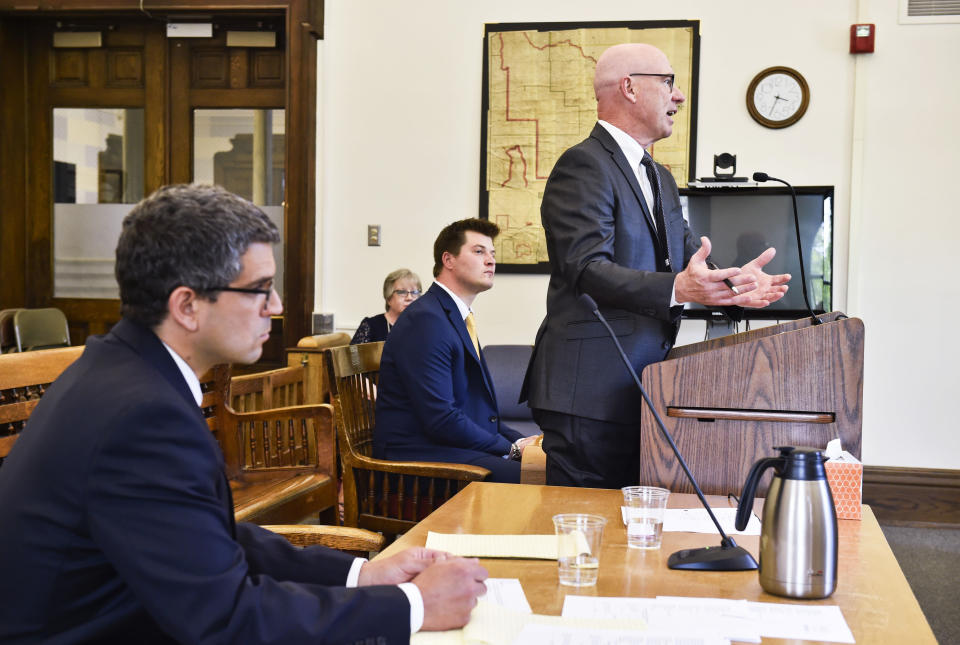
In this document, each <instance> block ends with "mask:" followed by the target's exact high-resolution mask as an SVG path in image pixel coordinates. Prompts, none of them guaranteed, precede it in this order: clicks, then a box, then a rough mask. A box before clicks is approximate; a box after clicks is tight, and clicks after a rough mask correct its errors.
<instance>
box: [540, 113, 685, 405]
mask: <svg viewBox="0 0 960 645" xmlns="http://www.w3.org/2000/svg"><path fill="white" fill-rule="evenodd" d="M657 172H658V173H659V175H660V182H661V184H662V186H663V216H664V220H665V223H666V231H667V241H668V246H669V249H670V258H671V261H672V262H673V267H672V271H681V270H682V269H683V267H685V266H686V265H687V262H688V261H689V260H690V257H691V256H692V255H693V254H694V253H695V252H696V250H697V248H698V247H699V239H698V238H696V237H695V236H694V235H693V234H692V233H691V232H690V229H689V227H688V226H687V223H686V222H685V221H684V219H683V211H682V209H681V207H680V198H679V194H678V193H677V184H676V182H675V181H674V180H673V177H672V176H671V175H670V172H669V171H668V170H667V169H666V168H664V167H662V166H660V165H657ZM540 213H541V218H542V221H543V228H544V230H545V232H546V238H547V251H548V253H549V256H550V285H549V288H548V290H547V316H546V318H545V319H544V321H543V324H541V326H540V330H539V331H538V332H537V340H536V346H535V348H534V353H533V357H532V358H531V360H530V366H529V368H528V370H527V376H526V381H525V383H524V391H523V392H521V400H523V398H524V396H525V395H526V396H527V399H528V401H529V405H530V407H531V408H534V409H541V410H552V411H555V412H561V413H565V414H571V415H575V416H580V417H588V418H591V419H601V420H604V421H614V422H618V423H639V421H640V410H641V398H640V395H639V393H638V392H637V390H636V386H635V385H634V384H633V382H632V379H631V377H630V374H629V373H628V372H627V370H626V368H625V367H624V366H623V365H622V362H621V360H620V358H619V356H618V354H617V351H616V348H615V346H614V344H613V341H612V340H611V339H610V338H609V336H608V334H607V331H606V330H605V329H604V328H603V326H602V325H601V324H600V323H599V322H598V321H597V319H596V318H595V317H594V316H593V314H592V313H591V312H590V311H588V310H587V308H586V307H584V306H583V305H582V304H581V303H580V302H579V301H578V297H579V296H580V294H581V293H587V294H589V295H590V296H591V297H592V298H593V299H594V300H596V302H597V304H598V305H599V306H600V311H601V313H603V314H604V316H606V318H607V320H608V321H609V322H610V324H611V326H612V327H613V329H614V331H615V332H616V334H617V336H618V337H619V339H620V342H621V343H622V344H623V347H624V349H625V350H626V352H627V356H628V357H629V358H630V361H631V363H632V364H633V367H634V369H636V370H637V373H638V374H639V373H640V371H641V370H642V369H643V368H644V367H645V366H646V365H648V364H650V363H653V362H656V361H660V360H663V359H664V357H666V355H667V352H668V351H669V350H670V348H671V347H672V344H673V342H674V340H675V338H676V334H677V329H678V327H679V323H680V313H681V310H682V308H681V307H673V308H671V307H670V294H671V292H672V289H673V280H674V277H675V274H674V273H673V272H670V271H662V270H661V271H658V267H660V266H662V264H661V263H662V260H660V261H658V253H662V252H661V250H659V244H658V241H657V236H656V232H655V231H656V229H655V227H654V223H653V218H652V216H651V214H650V212H649V209H648V208H647V204H646V201H645V200H644V198H643V193H642V192H641V191H640V184H639V183H638V182H637V178H636V174H635V173H634V171H633V169H632V168H630V166H629V165H628V164H627V160H626V157H625V156H624V155H623V152H622V151H621V150H620V147H619V146H618V145H617V143H616V142H615V141H614V139H613V137H611V136H610V134H609V133H608V132H607V131H606V130H605V129H604V128H603V126H601V125H600V124H597V125H596V126H595V127H594V128H593V132H592V133H591V134H590V136H589V137H588V138H587V139H585V140H584V141H582V142H581V143H579V144H577V145H576V146H573V147H572V148H570V149H569V150H567V151H566V152H564V153H563V155H561V157H560V159H559V160H558V161H557V164H556V165H555V166H554V168H553V171H552V172H551V173H550V178H549V179H548V181H547V186H546V189H545V191H544V195H543V203H542V205H541V209H540ZM661 257H662V255H661Z"/></svg>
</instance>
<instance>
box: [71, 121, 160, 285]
mask: <svg viewBox="0 0 960 645" xmlns="http://www.w3.org/2000/svg"><path fill="white" fill-rule="evenodd" d="M143 146H144V137H143V109H141V108H54V110H53V160H54V161H53V195H54V199H53V201H54V205H53V295H54V297H56V298H118V297H119V289H118V287H117V282H116V279H115V278H114V276H113V264H114V251H115V250H116V246H117V239H118V238H119V237H120V224H121V222H122V221H123V217H124V216H125V215H126V214H127V213H129V212H130V209H131V208H132V207H133V205H134V204H136V203H137V202H138V201H140V200H141V199H143V159H144V155H143Z"/></svg>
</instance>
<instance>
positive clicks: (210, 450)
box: [0, 185, 486, 645]
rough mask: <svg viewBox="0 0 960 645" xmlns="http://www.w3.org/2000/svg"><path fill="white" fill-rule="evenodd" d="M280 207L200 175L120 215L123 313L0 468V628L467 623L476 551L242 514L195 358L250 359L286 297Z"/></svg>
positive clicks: (310, 639)
mask: <svg viewBox="0 0 960 645" xmlns="http://www.w3.org/2000/svg"><path fill="white" fill-rule="evenodd" d="M279 241H280V236H279V234H278V232H277V228H276V226H274V224H273V223H272V222H271V221H270V220H269V219H268V218H267V216H266V215H264V213H263V212H262V211H261V210H260V209H259V208H257V207H256V206H254V205H253V204H251V203H250V202H247V201H246V200H243V199H241V198H239V197H237V196H235V195H231V194H230V193H227V192H226V191H224V190H223V189H221V188H215V187H211V186H197V185H191V186H186V185H181V186H168V187H166V188H162V189H160V190H158V191H157V192H156V193H154V194H153V195H151V196H150V197H148V198H147V199H145V200H143V201H142V202H140V204H138V205H137V206H136V207H135V208H134V209H133V211H131V213H130V214H129V215H128V216H127V217H126V218H125V219H124V221H123V230H122V233H121V235H120V241H119V244H118V245H117V261H116V276H117V282H118V283H119V285H120V298H121V301H122V313H123V320H121V321H120V322H119V323H118V324H117V325H116V326H115V327H114V328H113V329H112V330H111V331H110V333H109V334H107V335H106V336H100V337H96V338H92V339H91V340H90V341H89V342H88V343H87V346H86V349H85V350H84V352H83V354H82V356H81V357H80V358H79V359H78V360H77V361H76V362H75V363H74V364H73V365H72V366H70V367H69V368H68V369H67V370H66V371H65V372H64V373H63V375H62V376H61V377H60V378H59V379H57V381H56V382H55V383H54V384H53V385H52V386H51V387H50V388H49V389H48V391H47V392H46V394H45V395H44V397H43V399H41V401H40V403H39V405H38V406H37V407H36V409H35V410H34V411H33V413H32V415H31V417H30V421H29V422H28V423H27V426H26V428H25V429H24V431H23V434H22V436H21V437H20V439H19V441H18V442H17V444H16V446H15V447H14V448H13V450H12V452H11V454H10V456H9V458H8V459H7V460H6V461H5V462H4V464H3V467H2V468H0V571H2V572H3V584H2V585H0V642H3V643H34V642H41V641H42V642H56V643H88V642H89V643H108V642H123V643H161V642H162V643H167V642H171V643H172V642H179V643H245V644H252V643H284V644H287V645H289V644H293V643H321V642H322V643H374V642H375V643H407V642H409V639H410V634H411V632H413V631H417V630H419V629H421V628H422V629H425V630H437V629H450V628H455V627H459V626H462V625H463V624H464V623H465V622H466V621H467V619H468V617H469V614H470V610H471V608H472V607H473V606H474V604H475V603H476V596H477V595H479V594H482V593H483V592H484V591H485V590H484V588H483V583H482V580H483V579H484V578H485V577H486V571H485V570H484V569H483V568H482V567H480V566H479V564H477V562H476V561H475V560H465V559H462V558H453V557H448V555H447V554H444V553H439V552H436V551H428V550H426V549H422V548H421V549H409V550H407V551H404V552H401V553H399V554H397V555H395V556H393V557H390V558H385V559H382V560H375V561H373V562H367V561H366V560H365V559H362V558H353V557H352V556H348V555H347V554H344V553H340V552H338V551H334V550H332V549H325V548H323V547H312V548H307V549H301V548H297V547H294V546H292V545H290V544H289V543H288V542H287V541H286V540H285V539H283V538H281V537H279V536H277V535H275V534H273V533H270V532H269V531H267V530H265V529H262V528H260V527H258V526H254V525H251V524H244V523H241V524H235V523H234V518H233V502H232V500H231V496H230V487H229V484H228V482H227V478H226V475H225V474H224V469H223V457H222V454H221V452H220V449H219V447H218V446H217V443H216V441H215V440H214V439H213V436H212V435H211V433H210V431H209V429H208V428H207V424H206V422H205V421H204V419H203V416H202V414H201V411H200V408H199V407H198V406H199V402H200V400H201V392H200V382H199V379H198V377H199V375H201V374H203V373H204V372H206V371H207V370H208V369H209V368H211V367H212V366H213V365H215V364H218V363H227V362H237V363H252V362H254V361H256V360H257V359H258V358H259V356H260V353H261V348H262V346H263V343H264V342H265V341H266V340H267V338H268V335H269V331H270V317H271V316H274V315H279V314H280V313H281V312H282V310H283V307H282V305H281V303H280V297H279V296H278V295H277V292H276V291H275V290H274V288H273V280H274V272H275V265H274V259H273V251H272V248H271V245H272V244H275V243H277V242H279Z"/></svg>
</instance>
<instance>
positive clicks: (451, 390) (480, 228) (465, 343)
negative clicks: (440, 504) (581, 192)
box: [373, 219, 535, 483]
mask: <svg viewBox="0 0 960 645" xmlns="http://www.w3.org/2000/svg"><path fill="white" fill-rule="evenodd" d="M499 233H500V228H499V227H498V226H497V225H496V224H494V223H493V222H490V221H488V220H481V219H465V220H461V221H459V222H454V223H453V224H450V225H449V226H447V227H446V228H444V229H443V230H442V231H441V232H440V235H438V236H437V239H436V241H435V242H434V244H433V260H434V265H433V275H434V277H435V278H436V281H435V282H434V283H433V285H432V286H431V287H430V289H429V290H427V292H426V293H425V294H423V296H421V297H420V298H419V299H418V300H417V301H416V302H414V303H413V304H411V305H410V306H409V307H407V309H406V311H404V313H403V316H401V317H400V318H399V319H398V320H397V324H396V325H395V326H394V328H393V330H392V331H391V332H390V335H389V336H388V337H387V343H386V345H385V346H384V348H383V356H382V357H381V359H380V385H379V388H378V394H377V429H376V432H375V434H374V438H373V454H374V456H375V457H378V458H380V459H392V460H398V461H404V460H406V461H443V462H448V463H461V464H473V465H476V466H482V467H484V468H487V469H489V470H490V472H491V474H490V479H491V480H492V481H498V482H512V483H517V482H519V481H520V461H519V460H520V456H521V453H522V450H523V448H524V447H525V446H526V445H527V444H528V443H530V442H531V441H533V440H534V439H535V437H526V438H525V437H524V436H523V435H521V434H520V433H519V432H517V431H516V430H514V429H512V428H510V427H509V426H507V425H505V424H504V423H502V422H501V421H500V414H499V412H498V409H497V396H496V393H495V392H494V391H493V380H492V379H491V378H490V372H489V371H488V370H487V364H486V362H485V361H484V359H483V352H481V351H480V343H479V340H478V339H477V333H476V323H475V322H474V319H473V312H472V311H471V309H470V306H471V305H472V304H473V301H474V299H475V298H476V297H477V295H478V294H479V293H481V292H483V291H486V290H487V289H489V288H490V287H492V286H493V274H494V271H495V269H496V265H497V262H496V258H495V254H494V248H493V239H494V238H495V237H496V236H497V235H498V234H499Z"/></svg>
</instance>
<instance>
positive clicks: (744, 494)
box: [736, 457, 784, 531]
mask: <svg viewBox="0 0 960 645" xmlns="http://www.w3.org/2000/svg"><path fill="white" fill-rule="evenodd" d="M783 463H784V459H783V457H765V458H763V459H761V460H759V461H757V462H756V463H755V464H753V466H752V467H751V468H750V474H748V475H747V481H745V482H744V483H743V490H742V491H741V492H740V505H739V506H737V522H736V527H737V530H738V531H742V530H743V529H745V528H747V522H749V521H750V512H751V511H752V510H753V497H754V495H755V494H756V492H757V484H758V483H759V482H760V478H761V477H763V473H764V471H766V469H767V468H770V467H771V466H780V467H782V466H783Z"/></svg>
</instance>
